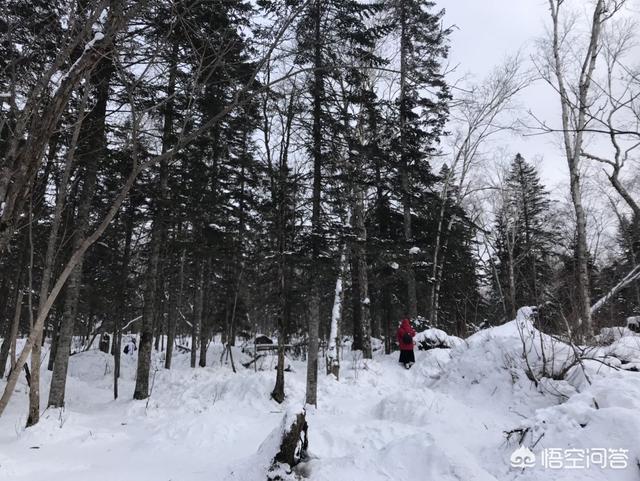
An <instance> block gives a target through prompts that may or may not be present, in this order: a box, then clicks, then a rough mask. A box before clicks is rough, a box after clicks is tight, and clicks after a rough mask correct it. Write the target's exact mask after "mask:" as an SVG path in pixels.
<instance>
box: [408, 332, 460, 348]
mask: <svg viewBox="0 0 640 481" xmlns="http://www.w3.org/2000/svg"><path fill="white" fill-rule="evenodd" d="M414 341H415V342H416V346H417V347H418V349H420V350H422V351H428V350H429V349H434V348H452V347H456V346H459V345H460V344H463V343H464V341H463V340H462V339H460V338H459V337H456V336H450V335H449V334H447V333H446V332H444V331H443V330H441V329H436V328H431V329H427V330H425V331H422V332H419V333H417V334H416V336H415V337H414Z"/></svg>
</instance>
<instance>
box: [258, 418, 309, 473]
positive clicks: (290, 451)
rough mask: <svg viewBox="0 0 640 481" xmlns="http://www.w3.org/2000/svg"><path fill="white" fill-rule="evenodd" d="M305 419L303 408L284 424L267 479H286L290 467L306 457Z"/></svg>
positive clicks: (307, 444)
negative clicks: (278, 447) (287, 423)
mask: <svg viewBox="0 0 640 481" xmlns="http://www.w3.org/2000/svg"><path fill="white" fill-rule="evenodd" d="M307 429H308V425H307V420H306V414H305V411H304V410H303V411H302V412H301V413H298V414H296V415H295V416H292V419H291V420H290V421H289V425H288V426H285V428H284V430H283V433H282V440H281V442H280V450H279V451H278V453H277V454H276V455H275V456H274V458H273V461H272V463H271V468H270V469H269V472H268V473H267V481H288V480H289V479H292V478H291V475H292V472H291V470H292V468H293V467H294V466H296V465H297V464H298V463H300V461H302V460H304V459H305V457H306V452H307V448H308V446H309V440H308V438H307Z"/></svg>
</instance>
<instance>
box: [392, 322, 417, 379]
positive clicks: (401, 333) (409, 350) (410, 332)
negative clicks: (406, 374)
mask: <svg viewBox="0 0 640 481" xmlns="http://www.w3.org/2000/svg"><path fill="white" fill-rule="evenodd" d="M415 335H416V330H415V329H414V328H413V327H411V324H410V323H409V319H403V320H402V322H401V323H400V327H398V331H397V332H396V338H397V339H398V345H399V346H400V363H401V364H403V365H404V367H405V369H410V368H411V366H413V364H414V363H415V362H416V357H415V355H414V354H413V344H414V343H413V338H414V336H415Z"/></svg>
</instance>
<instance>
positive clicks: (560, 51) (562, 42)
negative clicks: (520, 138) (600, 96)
mask: <svg viewBox="0 0 640 481" xmlns="http://www.w3.org/2000/svg"><path fill="white" fill-rule="evenodd" d="M624 3H625V0H611V1H607V0H597V1H596V2H595V6H594V9H593V13H592V18H591V22H590V28H589V34H588V37H587V46H586V48H584V50H583V51H582V52H581V53H580V54H578V58H577V60H576V62H578V65H577V71H578V74H577V77H576V78H575V79H573V77H571V76H570V74H569V70H570V69H571V68H573V66H574V65H573V63H572V59H571V56H570V55H571V54H573V52H574V50H575V44H574V45H571V46H570V45H569V42H570V36H569V31H568V30H569V26H567V25H565V24H564V23H563V18H564V17H563V15H562V11H563V7H564V6H565V5H564V4H565V0H549V12H550V16H551V39H550V43H549V46H548V47H549V58H547V59H546V61H547V65H546V66H545V68H544V69H543V72H542V73H543V75H544V77H545V79H546V80H547V81H548V82H549V83H550V84H551V85H552V86H553V87H554V88H555V89H556V91H557V93H558V97H559V100H560V107H561V111H562V115H561V122H562V129H561V130H562V135H563V144H564V152H565V157H566V160H567V164H568V166H569V179H570V187H571V199H572V202H573V207H574V210H575V215H576V259H577V267H578V288H579V295H580V309H579V318H578V320H577V325H578V326H579V327H581V328H582V333H583V334H584V335H586V336H587V337H591V336H592V335H593V326H592V322H591V294H590V287H589V259H588V257H589V252H588V246H587V216H586V214H585V209H584V206H583V198H582V184H583V181H582V179H581V170H580V164H581V162H580V161H581V155H582V151H583V147H584V142H585V134H586V133H587V132H588V129H589V127H590V117H589V106H590V103H591V101H592V97H593V94H594V72H595V70H596V64H597V61H598V58H599V56H600V52H601V48H602V43H603V38H602V37H603V27H604V25H605V24H606V23H607V22H608V21H609V20H610V19H611V18H612V17H613V16H614V15H615V14H616V13H618V12H619V11H620V10H621V9H622V7H623V5H624Z"/></svg>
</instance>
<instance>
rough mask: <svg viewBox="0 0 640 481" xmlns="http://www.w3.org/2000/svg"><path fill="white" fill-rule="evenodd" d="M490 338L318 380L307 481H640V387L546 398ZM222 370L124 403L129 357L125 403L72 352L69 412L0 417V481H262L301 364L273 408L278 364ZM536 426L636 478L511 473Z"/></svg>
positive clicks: (180, 374)
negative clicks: (611, 460) (405, 363)
mask: <svg viewBox="0 0 640 481" xmlns="http://www.w3.org/2000/svg"><path fill="white" fill-rule="evenodd" d="M500 329H502V331H500ZM494 331H495V332H493V333H490V334H486V335H484V337H478V336H476V337H478V338H477V339H475V340H472V341H471V342H469V343H466V344H465V345H462V346H458V347H457V348H455V349H453V350H442V349H434V350H431V351H428V352H417V353H416V354H417V363H416V365H415V366H414V367H413V368H412V369H411V370H408V371H407V370H404V369H403V368H402V367H401V366H399V365H398V363H397V361H396V357H397V354H394V355H392V356H384V355H381V354H378V355H376V356H375V358H374V360H372V361H363V360H362V359H360V358H358V357H357V356H355V355H352V354H351V353H349V352H345V358H344V359H343V361H342V369H341V378H340V380H339V381H337V380H335V379H334V378H331V377H326V376H320V385H319V393H318V399H319V406H318V409H317V410H316V411H313V412H309V413H308V421H309V442H310V453H309V454H310V458H311V459H310V460H309V461H308V462H306V463H305V464H304V465H302V466H300V472H301V473H303V474H306V475H307V476H308V478H309V479H311V480H313V481H324V480H327V481H329V480H331V481H341V480H344V481H359V480H371V481H376V480H398V479H402V480H416V481H417V480H425V479H433V480H438V481H449V480H451V481H453V480H462V481H474V480H478V481H484V480H500V481H502V480H525V481H526V480H540V481H542V480H547V479H554V480H602V481H605V480H606V481H618V480H619V481H627V480H628V481H637V479H640V471H639V468H638V467H637V464H636V463H637V459H638V456H639V455H640V452H639V447H638V446H639V444H640V443H639V441H640V375H639V374H638V373H630V372H620V371H607V372H606V373H604V372H603V373H602V376H600V377H598V375H597V374H594V377H596V378H597V379H595V380H594V383H593V386H591V387H589V388H588V389H587V388H585V389H583V392H581V393H578V392H576V390H575V388H574V387H573V386H571V385H570V384H569V383H567V382H565V381H554V382H551V383H548V384H546V385H545V388H544V389H541V388H536V387H535V386H534V384H533V383H532V382H531V381H530V380H529V379H527V377H526V376H525V375H524V372H523V371H521V369H520V364H519V360H518V357H517V352H518V348H519V349H520V351H521V346H520V347H519V346H518V343H519V342H520V340H519V339H517V338H516V337H514V336H513V335H512V334H513V332H512V331H509V328H508V327H505V328H498V329H497V330H494ZM237 357H239V353H238V356H237ZM219 358H220V357H219V347H216V346H214V347H212V349H211V351H210V357H209V359H210V360H211V361H214V362H212V364H213V365H212V366H211V367H207V368H204V369H202V368H198V369H195V370H191V369H190V368H189V367H188V358H187V356H178V357H177V359H176V365H175V368H174V369H172V370H171V371H165V370H163V369H159V370H158V371H157V373H156V376H155V382H154V389H153V393H152V395H151V399H150V400H149V402H148V404H147V402H146V401H132V400H130V395H131V392H132V391H133V376H134V373H135V359H134V358H131V357H125V358H124V366H123V379H122V381H121V398H122V399H119V400H117V401H112V400H111V389H112V386H111V379H112V360H111V357H110V356H108V355H105V354H103V353H100V352H96V351H93V352H87V353H84V354H79V355H77V356H73V357H72V358H71V366H70V373H69V375H70V377H69V382H68V395H67V408H66V410H64V411H60V410H54V411H46V412H45V415H44V416H43V419H42V421H41V422H40V424H39V425H37V426H36V427H34V428H30V429H27V430H25V429H24V428H23V425H24V421H25V414H24V411H26V409H25V406H26V386H24V385H21V386H20V389H19V392H17V393H16V395H15V397H14V399H13V400H12V403H11V405H10V408H9V410H8V411H7V412H6V413H5V415H4V416H3V417H2V419H0V480H2V481H5V480H6V481H36V480H41V479H47V480H48V481H58V480H59V481H86V480H88V479H90V480H92V481H169V480H170V481H205V480H206V481H217V480H225V481H226V480H237V481H252V480H256V481H258V480H260V481H264V480H265V470H266V467H267V463H268V460H269V459H268V458H269V456H270V455H272V454H273V453H269V452H268V449H265V448H264V446H265V444H266V443H265V439H269V437H270V436H271V437H273V435H274V434H273V432H274V430H276V429H277V427H278V426H279V424H280V422H281V420H282V417H283V413H284V412H285V410H287V409H297V408H298V407H300V406H301V402H302V399H303V398H304V386H305V374H304V373H305V369H304V364H303V363H301V362H292V368H293V369H294V372H293V373H287V374H286V392H287V400H286V402H285V406H280V405H278V404H276V403H274V402H273V401H271V400H270V399H269V393H270V391H271V389H272V388H273V383H274V380H275V372H274V371H273V370H272V368H271V366H269V365H265V366H263V367H265V368H266V369H265V370H264V371H258V372H254V371H253V370H248V369H244V368H242V367H240V371H239V372H238V373H237V374H233V373H232V372H231V369H230V367H229V366H226V365H223V366H221V365H220V363H219V362H218V361H219ZM158 362H159V361H158ZM605 374H606V375H605ZM48 380H49V379H48V374H47V373H45V374H44V379H43V384H44V386H46V385H47V383H48ZM46 395H47V393H46V389H45V392H43V403H44V402H45V401H46ZM567 398H568V400H567ZM594 400H595V401H596V402H597V404H598V408H596V407H593V401H594ZM561 401H562V402H561ZM526 427H529V428H530V431H529V435H528V437H526V438H525V441H524V444H526V445H531V444H533V443H534V442H535V441H536V440H538V444H537V445H536V448H535V449H534V450H539V449H542V448H545V447H546V448H549V447H553V448H569V447H571V448H599V447H608V448H625V449H629V450H630V452H629V467H628V468H627V469H625V470H602V469H599V468H596V469H594V468H592V469H589V470H584V469H583V470H566V469H565V470H558V471H553V472H550V471H548V470H544V469H543V468H542V467H535V468H529V469H514V468H511V467H510V464H509V457H510V455H511V453H512V452H513V451H514V450H515V449H516V448H517V447H518V439H519V436H518V434H514V436H512V438H511V440H510V441H507V439H506V437H505V434H504V432H505V431H509V430H513V429H517V428H526ZM261 446H262V447H261Z"/></svg>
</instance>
